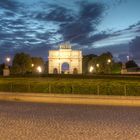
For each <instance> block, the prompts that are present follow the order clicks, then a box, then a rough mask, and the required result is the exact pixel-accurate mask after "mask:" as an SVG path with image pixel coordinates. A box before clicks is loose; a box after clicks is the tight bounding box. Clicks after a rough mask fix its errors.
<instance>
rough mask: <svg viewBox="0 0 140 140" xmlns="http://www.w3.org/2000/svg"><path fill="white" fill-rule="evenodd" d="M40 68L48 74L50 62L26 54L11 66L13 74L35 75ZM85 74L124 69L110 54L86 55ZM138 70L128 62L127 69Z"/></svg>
mask: <svg viewBox="0 0 140 140" xmlns="http://www.w3.org/2000/svg"><path fill="white" fill-rule="evenodd" d="M4 67H5V64H1V65H0V75H2V73H3V69H4ZM38 67H40V68H41V70H42V73H45V74H47V73H48V61H46V62H45V61H44V60H43V59H42V58H41V57H32V56H30V55H29V54H26V53H23V52H21V53H17V54H15V56H14V58H13V61H12V65H11V66H10V72H11V74H22V75H24V74H35V73H38V71H37V68H38ZM82 67H83V68H82V69H83V74H89V73H90V74H93V73H96V74H111V73H112V74H117V73H118V74H119V73H120V72H121V68H122V62H115V61H114V60H113V56H112V54H111V53H110V52H106V53H103V54H101V55H95V54H89V55H84V56H83V59H82ZM134 67H135V68H136V67H138V65H137V64H136V63H135V62H134V61H133V60H130V61H128V62H126V68H134Z"/></svg>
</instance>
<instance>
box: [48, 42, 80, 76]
mask: <svg viewBox="0 0 140 140" xmlns="http://www.w3.org/2000/svg"><path fill="white" fill-rule="evenodd" d="M48 61H49V73H50V74H82V51H80V50H72V48H71V45H70V44H69V43H63V44H61V45H60V46H59V49H58V50H50V51H49V57H48Z"/></svg>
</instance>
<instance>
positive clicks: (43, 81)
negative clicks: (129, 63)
mask: <svg viewBox="0 0 140 140" xmlns="http://www.w3.org/2000/svg"><path fill="white" fill-rule="evenodd" d="M0 91H11V92H40V93H48V94H51V93H64V94H92V95H126V96H139V95H140V77H135V78H134V77H120V78H118V77H116V78H115V77H112V76H105V77H104V76H103V77H101V76H100V77H95V78H94V77H92V78H84V79H83V78H74V77H72V78H66V77H65V78H61V77H30V78H27V77H24V78H22V77H19V78H16V77H14V78H2V77H1V78H0Z"/></svg>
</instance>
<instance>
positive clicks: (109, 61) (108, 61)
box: [107, 59, 111, 73]
mask: <svg viewBox="0 0 140 140" xmlns="http://www.w3.org/2000/svg"><path fill="white" fill-rule="evenodd" d="M107 64H108V65H109V73H111V66H110V64H111V59H108V60H107Z"/></svg>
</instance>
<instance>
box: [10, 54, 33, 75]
mask: <svg viewBox="0 0 140 140" xmlns="http://www.w3.org/2000/svg"><path fill="white" fill-rule="evenodd" d="M31 64H32V60H31V57H30V55H28V54H25V53H17V54H16V55H15V56H14V59H13V64H12V73H13V74H25V73H28V72H31Z"/></svg>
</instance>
